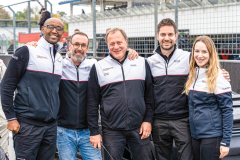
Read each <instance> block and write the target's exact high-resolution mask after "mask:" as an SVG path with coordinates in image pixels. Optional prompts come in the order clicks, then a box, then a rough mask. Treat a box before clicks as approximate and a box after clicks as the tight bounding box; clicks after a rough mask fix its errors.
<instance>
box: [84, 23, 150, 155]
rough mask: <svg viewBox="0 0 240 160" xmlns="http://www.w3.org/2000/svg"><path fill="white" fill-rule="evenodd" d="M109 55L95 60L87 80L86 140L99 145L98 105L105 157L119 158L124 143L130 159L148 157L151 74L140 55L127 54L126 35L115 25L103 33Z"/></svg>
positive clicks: (96, 145) (100, 139) (98, 146)
mask: <svg viewBox="0 0 240 160" xmlns="http://www.w3.org/2000/svg"><path fill="white" fill-rule="evenodd" d="M105 39H106V42H107V44H108V48H109V52H110V55H109V56H107V57H106V58H104V59H102V60H100V61H98V62H97V63H95V64H94V65H93V67H92V69H91V71H90V78H89V81H88V108H87V116H88V117H87V118H88V126H89V129H90V142H91V143H92V145H93V146H94V148H98V149H101V141H102V137H101V135H100V134H99V131H98V109H99V105H100V112H101V123H102V135H103V144H104V146H105V148H106V150H105V151H104V158H105V160H112V159H114V160H122V156H123V152H124V149H125V146H126V144H127V145H128V146H129V149H130V152H131V155H132V157H133V159H134V160H140V159H144V160H149V159H151V151H150V147H149V142H150V138H149V136H150V134H151V130H152V126H151V124H152V119H153V92H152V77H151V72H150V68H149V65H148V63H147V62H146V60H145V59H144V58H142V57H139V58H138V59H134V60H133V61H130V60H129V59H128V58H127V57H128V56H129V53H128V52H127V42H128V40H127V35H126V33H125V32H124V31H123V30H122V29H119V28H112V29H111V30H110V31H108V33H107V34H106V37H105Z"/></svg>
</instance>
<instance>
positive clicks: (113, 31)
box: [105, 28, 128, 42]
mask: <svg viewBox="0 0 240 160" xmlns="http://www.w3.org/2000/svg"><path fill="white" fill-rule="evenodd" d="M117 31H119V32H121V34H122V35H123V37H124V39H125V40H127V39H128V37H127V34H126V33H125V31H124V30H123V29H121V28H110V30H109V31H108V32H107V33H106V36H105V41H106V42H107V38H108V36H109V34H113V33H115V32H117Z"/></svg>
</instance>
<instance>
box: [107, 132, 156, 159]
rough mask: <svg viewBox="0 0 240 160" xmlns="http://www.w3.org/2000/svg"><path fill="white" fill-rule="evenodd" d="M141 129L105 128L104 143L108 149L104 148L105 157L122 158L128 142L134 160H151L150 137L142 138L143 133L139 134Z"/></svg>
mask: <svg viewBox="0 0 240 160" xmlns="http://www.w3.org/2000/svg"><path fill="white" fill-rule="evenodd" d="M139 131H140V128H139V129H134V130H129V131H123V130H121V131H119V130H110V129H104V128H103V145H104V147H106V149H107V151H106V150H104V159H105V160H122V156H123V153H124V149H125V147H126V144H127V145H128V146H129V150H130V153H131V155H132V158H133V160H151V159H152V153H151V150H150V138H149V137H148V138H146V139H141V136H142V135H140V134H139ZM107 152H109V153H107ZM109 154H110V155H111V156H112V158H111V157H110V155H109Z"/></svg>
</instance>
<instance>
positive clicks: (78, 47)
mask: <svg viewBox="0 0 240 160" xmlns="http://www.w3.org/2000/svg"><path fill="white" fill-rule="evenodd" d="M70 43H71V45H72V46H73V48H74V49H78V48H79V47H80V46H81V48H82V49H86V48H87V47H88V45H86V46H85V47H83V46H82V45H83V44H84V43H82V44H80V43H79V46H78V47H74V46H75V45H76V44H72V42H70Z"/></svg>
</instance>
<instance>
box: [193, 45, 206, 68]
mask: <svg viewBox="0 0 240 160" xmlns="http://www.w3.org/2000/svg"><path fill="white" fill-rule="evenodd" d="M194 59H195V61H196V63H197V65H198V66H199V67H200V68H204V67H206V66H207V65H208V62H209V51H208V49H207V46H206V45H205V44H204V43H203V42H201V41H199V42H197V43H196V44H195V47H194Z"/></svg>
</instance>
